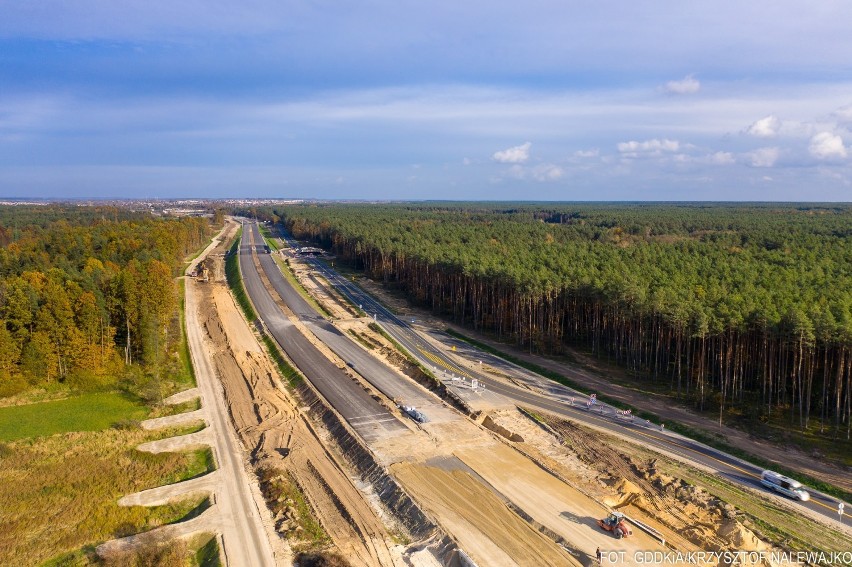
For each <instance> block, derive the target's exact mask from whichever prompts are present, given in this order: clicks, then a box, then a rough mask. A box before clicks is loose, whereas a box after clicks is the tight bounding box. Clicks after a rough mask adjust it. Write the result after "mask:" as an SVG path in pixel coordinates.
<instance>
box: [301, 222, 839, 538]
mask: <svg viewBox="0 0 852 567" xmlns="http://www.w3.org/2000/svg"><path fill="white" fill-rule="evenodd" d="M285 240H287V242H288V244H289V245H290V246H292V247H298V246H299V244H298V243H296V242H295V241H293V240H292V239H289V238H285ZM308 261H309V263H310V264H311V265H312V266H313V267H314V268H315V269H316V270H317V271H318V272H320V273H321V274H322V275H323V277H325V278H326V279H327V280H328V281H329V282H330V283H331V284H332V285H334V286H335V287H337V289H338V290H339V291H340V292H342V293H343V294H345V295H346V296H347V297H349V299H350V300H351V301H352V302H353V303H355V304H356V305H360V306H361V307H362V309H363V310H364V311H365V312H367V313H368V314H369V315H370V316H375V317H376V319H377V321H378V323H379V324H381V325H382V327H383V328H384V329H385V331H387V333H388V334H390V335H391V336H392V337H394V339H395V340H396V341H397V342H399V343H400V344H401V345H402V346H403V347H404V348H405V349H406V350H408V352H409V353H411V354H412V355H413V356H415V357H416V358H418V359H419V360H420V361H421V363H422V364H424V365H426V366H427V367H430V368H433V369H435V370H437V375H439V377H444V378H451V377H452V376H453V375H454V376H456V377H464V378H466V379H467V380H472V379H476V380H478V381H479V382H480V383H484V384H485V385H486V388H487V389H488V390H490V391H491V392H493V393H497V394H500V395H502V396H505V397H506V398H509V399H511V400H512V401H513V402H514V403H516V404H517V405H520V406H523V407H528V408H533V409H539V410H544V411H547V412H549V413H552V414H554V415H558V416H560V417H565V418H568V419H571V420H574V421H578V422H581V423H584V424H587V425H590V426H593V427H596V428H599V429H603V430H606V431H608V432H612V433H616V434H619V435H621V436H623V437H626V438H628V439H631V440H633V441H636V442H637V443H640V444H642V445H647V446H649V447H652V448H656V449H659V450H661V451H664V452H667V453H670V454H672V455H674V456H678V457H681V458H683V459H686V460H688V461H692V462H697V463H699V464H701V465H703V466H704V467H707V468H709V469H710V470H713V471H715V472H716V473H717V474H719V475H720V476H722V477H724V478H726V479H728V480H730V481H733V482H735V483H737V484H741V485H745V486H749V487H751V488H757V489H759V490H763V491H766V492H767V494H768V495H771V497H777V496H775V495H774V493H771V492H770V491H769V490H768V489H766V488H765V487H764V486H763V485H762V484H760V475H761V473H762V471H763V469H761V468H760V467H757V466H755V465H753V464H751V463H748V462H745V461H743V460H741V459H738V458H736V457H733V456H731V455H728V454H727V453H723V452H721V451H718V450H716V449H714V448H712V447H708V446H707V445H704V444H701V443H698V442H696V441H693V440H691V439H688V438H685V437H683V436H681V435H678V434H675V433H671V432H669V431H665V430H663V428H661V426H660V425H659V424H653V423H646V422H645V421H644V420H639V419H638V418H634V419H631V418H630V417H629V416H624V415H621V414H619V412H618V410H617V409H616V408H614V407H611V406H608V405H606V404H600V403H596V404H594V405H592V406H591V407H590V408H589V409H587V402H588V396H586V395H585V394H581V393H579V392H576V391H574V390H571V389H570V388H567V387H565V386H562V385H561V384H556V383H555V382H552V381H550V380H547V379H546V378H543V377H541V376H538V375H535V374H532V373H531V372H529V371H527V370H526V369H523V368H521V367H518V366H516V365H514V364H511V363H509V362H507V361H505V360H503V359H501V358H499V357H496V356H493V355H491V354H489V353H486V352H484V351H481V350H479V349H476V348H475V347H473V346H471V345H469V344H467V343H465V342H463V341H459V340H458V339H455V338H453V337H451V336H449V335H447V334H445V333H433V334H432V338H433V339H435V340H438V341H440V342H441V343H443V345H444V347H445V348H436V347H435V346H434V345H433V343H432V342H431V341H428V340H425V338H424V337H422V336H421V335H420V334H419V332H418V331H416V330H415V329H414V328H413V327H412V326H411V324H410V322H406V321H404V320H402V319H401V318H399V317H397V316H395V315H394V314H393V313H392V312H391V311H389V310H388V309H387V308H386V307H385V306H384V305H382V304H381V303H380V302H378V301H376V300H375V299H374V298H373V297H372V296H370V295H369V294H368V293H367V292H365V291H364V290H363V289H362V288H360V287H358V286H357V285H355V284H353V283H352V282H350V281H348V280H346V279H345V278H344V277H342V276H340V274H338V273H337V272H336V271H334V270H333V269H332V268H330V267H329V266H328V265H327V264H326V263H325V262H323V261H321V260H318V259H309V260H308ZM453 347H455V349H456V351H455V352H456V354H464V355H465V356H466V357H468V360H469V361H470V362H471V363H472V364H467V365H462V364H459V363H457V362H456V361H455V360H454V359H453V356H452V355H450V354H448V353H449V352H451V349H452V348H453ZM480 360H481V361H487V363H488V364H489V365H490V366H494V367H497V368H499V369H500V370H501V371H502V372H504V373H506V374H507V375H509V376H511V377H512V379H513V380H515V381H516V383H518V384H521V386H518V385H514V384H509V383H507V382H504V381H501V380H496V379H494V378H493V377H491V376H486V375H482V374H480V373H478V372H476V370H475V369H474V366H475V363H476V362H478V361H480ZM447 385H448V386H452V383H451V382H448V384H447ZM458 393H460V394H462V395H464V394H465V391H464V390H463V389H462V390H459V391H458ZM572 398H573V404H572V402H571V400H572ZM806 488H807V487H806ZM808 491H809V492H810V494H811V500H810V501H808V502H798V501H794V500H790V499H787V498H784V500H786V501H787V502H789V503H790V504H791V505H793V506H799V507H802V508H807V509H808V510H810V511H811V512H814V513H816V514H819V515H820V516H823V517H825V518H827V519H830V520H837V519H838V514H837V508H838V503H839V502H838V500H837V499H836V498H834V497H831V496H827V495H825V494H822V493H820V492H817V491H815V490H812V489H808ZM846 510H847V511H852V507H850V506H849V505H848V504H847V505H846ZM850 521H852V520H849V519H848V518H845V522H846V523H847V524H848V523H849V522H850Z"/></svg>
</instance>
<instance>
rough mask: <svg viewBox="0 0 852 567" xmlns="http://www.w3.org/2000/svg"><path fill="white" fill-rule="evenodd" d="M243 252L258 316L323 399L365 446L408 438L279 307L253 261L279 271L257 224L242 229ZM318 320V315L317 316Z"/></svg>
mask: <svg viewBox="0 0 852 567" xmlns="http://www.w3.org/2000/svg"><path fill="white" fill-rule="evenodd" d="M252 238H253V240H252ZM239 249H240V256H239V261H240V271H241V272H242V276H243V282H244V283H245V286H246V291H247V292H248V295H249V297H250V298H251V301H252V303H253V304H254V307H255V309H256V310H257V313H258V316H259V317H260V319H261V320H262V321H263V322H264V324H265V325H266V328H267V329H269V332H270V333H271V334H272V336H273V337H275V340H276V341H278V344H279V345H281V348H283V349H284V351H285V352H286V353H287V356H288V357H290V359H291V360H292V361H293V362H294V363H295V364H296V366H297V367H298V369H299V370H300V371H301V372H302V374H304V375H305V377H306V378H307V379H308V380H310V382H311V384H313V386H314V387H315V388H316V389H317V390H318V391H319V392H320V394H322V396H323V397H324V398H325V399H326V400H328V402H329V403H330V404H331V405H332V406H333V407H334V409H336V410H337V411H338V413H340V415H341V416H343V418H344V419H345V420H346V421H347V422H348V423H349V424H350V425H351V426H352V428H353V429H355V431H357V432H358V434H359V435H360V436H361V437H362V438H363V439H364V440H365V441H368V442H369V441H372V440H375V439H379V438H384V437H387V436H393V435H400V434H403V433H407V432H408V429H407V428H406V427H405V426H404V425H403V424H402V423H401V422H400V421H399V420H398V419H397V418H396V417H395V416H394V415H393V414H392V413H391V412H390V411H388V409H387V408H385V407H384V406H383V405H382V404H380V403H379V402H378V401H376V400H375V399H373V398H372V396H370V394H369V393H368V392H366V391H365V390H364V388H363V387H362V386H361V385H360V384H358V383H357V382H356V381H355V380H354V379H352V378H351V377H350V376H348V375H347V374H346V372H345V371H344V370H342V369H341V368H338V367H337V366H336V365H335V364H334V363H332V362H331V361H330V360H329V359H328V358H327V357H326V356H325V355H324V354H323V353H322V352H320V351H319V350H318V349H317V348H316V347H315V346H314V345H313V344H312V343H311V342H310V341H309V340H308V339H307V337H305V335H303V334H302V332H301V331H300V330H299V329H298V328H296V326H295V325H294V324H293V323H292V322H291V321H290V320H289V319H288V318H287V316H286V315H285V314H284V313H283V312H282V310H281V308H280V307H279V306H278V305H277V304H276V303H275V300H274V299H273V297H272V295H271V294H270V292H269V290H267V288H266V286H265V285H264V283H263V280H262V279H261V276H260V273H259V272H258V270H257V266H256V265H255V262H254V258H255V257H257V258H258V259H259V260H260V263H261V265H264V264H266V265H268V262H272V269H274V270H275V271H276V272H277V270H278V268H277V266H275V264H274V261H273V260H272V258H271V256H270V255H269V254H267V253H266V252H265V250H264V246H263V239H262V238H261V237H260V232H259V231H258V229H257V225H256V224H249V223H246V224H244V225H243V234H242V243H241V245H240V248H239ZM272 269H268V268H266V269H264V272H267V270H268V271H269V272H272ZM279 275H280V273H279ZM296 295H298V294H296ZM288 297H289V296H288ZM300 299H301V297H300ZM294 307H295V310H294V312H296V313H297V315H298V311H296V310H301V307H300V306H299V304H298V303H296V304H295V305H294ZM292 308H293V307H291V309H292ZM302 316H305V315H304V314H303V315H302ZM314 317H315V318H318V317H319V316H318V315H316V313H314Z"/></svg>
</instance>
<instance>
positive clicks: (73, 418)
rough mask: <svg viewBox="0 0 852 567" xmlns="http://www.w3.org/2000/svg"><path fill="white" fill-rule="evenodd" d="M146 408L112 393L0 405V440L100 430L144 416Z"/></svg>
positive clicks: (146, 411)
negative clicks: (1, 406)
mask: <svg viewBox="0 0 852 567" xmlns="http://www.w3.org/2000/svg"><path fill="white" fill-rule="evenodd" d="M147 415H148V408H146V407H145V406H144V405H142V404H140V403H138V402H134V401H132V400H130V399H128V398H127V397H125V396H124V395H122V394H119V393H115V392H97V393H92V394H82V395H79V396H74V397H71V398H66V399H64V400H55V401H50V402H39V403H35V404H26V405H22V406H8V407H4V408H0V441H15V440H18V439H25V438H28V437H45V436H48V435H54V434H57V433H67V432H69V431H99V430H103V429H107V428H109V427H110V426H112V425H113V424H115V423H118V422H121V421H125V420H139V419H144V418H145V417H146V416H147Z"/></svg>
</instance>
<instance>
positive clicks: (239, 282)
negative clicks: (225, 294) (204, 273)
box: [225, 229, 257, 321]
mask: <svg viewBox="0 0 852 567" xmlns="http://www.w3.org/2000/svg"><path fill="white" fill-rule="evenodd" d="M242 230H243V229H239V230H238V231H237V236H236V238H234V243H233V244H232V245H231V248H230V250H228V255H227V257H226V258H225V277H226V278H227V280H228V287H230V288H231V293H233V294H234V298H235V299H236V300H237V304H238V305H239V306H240V309H242V310H243V314H244V315H245V316H246V319H248V320H249V321H255V320H257V313H255V311H254V306H253V305H252V304H251V301H250V300H249V297H248V294H247V293H246V288H245V286H244V285H243V276H242V274H240V265H239V246H240V234H242Z"/></svg>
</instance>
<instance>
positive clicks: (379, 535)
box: [200, 260, 404, 566]
mask: <svg viewBox="0 0 852 567" xmlns="http://www.w3.org/2000/svg"><path fill="white" fill-rule="evenodd" d="M218 262H221V260H219V261H218ZM213 273H214V277H213V278H211V282H210V283H209V284H206V285H203V290H202V291H201V293H202V297H203V298H204V299H203V301H202V305H203V308H202V309H201V311H200V321H201V323H202V324H203V326H204V328H205V330H206V333H207V335H208V338H209V345H210V348H211V355H212V356H213V359H214V363H215V366H216V369H217V373H218V374H219V377H220V379H221V381H222V384H223V385H224V388H225V394H226V398H227V401H228V406H229V409H230V412H231V416H232V419H233V422H234V425H235V428H236V430H237V433H238V435H239V437H240V439H241V441H242V442H243V444H244V446H245V447H246V448H247V449H248V450H250V452H251V455H252V457H253V461H254V463H255V467H274V468H275V469H277V470H280V471H284V472H286V473H289V475H290V476H291V478H293V479H295V480H296V482H297V484H298V486H299V488H300V489H301V490H302V492H303V493H304V494H305V496H306V498H307V499H308V500H309V501H310V503H311V506H312V508H313V510H314V511H315V512H316V514H317V515H318V520H319V521H320V523H321V524H322V526H323V528H324V529H325V530H326V532H327V533H328V535H329V536H330V538H331V540H332V541H333V542H334V546H335V547H336V548H337V549H338V550H339V552H340V553H341V554H342V555H344V556H345V557H346V558H347V559H348V560H349V562H350V563H351V564H352V565H364V566H374V565H403V564H404V563H403V562H402V560H401V555H400V553H399V551H397V550H394V549H393V547H394V546H393V545H392V543H391V538H390V535H389V533H388V531H387V529H386V528H385V526H384V524H383V523H382V521H381V519H380V518H379V517H378V515H377V513H376V512H375V511H374V509H373V508H372V507H371V505H370V504H369V503H368V502H367V501H366V499H365V498H364V496H363V495H362V494H361V493H360V492H359V491H358V490H357V489H356V488H355V486H354V485H353V484H352V481H351V480H350V479H349V478H348V477H347V475H346V474H345V473H344V472H343V470H341V468H340V467H339V466H338V464H337V463H336V462H335V460H334V458H333V457H332V456H331V455H330V454H329V452H327V451H326V450H325V448H324V447H323V445H322V443H321V442H320V440H319V439H318V437H317V436H316V434H315V433H314V430H313V428H312V426H311V425H310V424H309V422H308V421H307V420H306V418H305V417H304V416H303V415H302V414H301V413H300V411H299V408H298V404H297V403H296V401H295V400H294V399H293V398H292V397H290V395H289V394H288V393H287V391H286V390H285V389H284V388H283V386H282V384H280V383H279V381H278V378H277V370H276V369H275V368H274V367H273V365H272V363H271V361H270V360H269V359H268V357H267V356H266V354H265V353H264V351H263V349H262V348H261V346H260V345H259V343H258V341H257V339H256V338H255V335H254V334H253V333H252V331H251V330H250V327H249V326H248V324H247V323H246V321H245V320H244V319H243V317H242V315H241V314H240V313H239V311H238V310H237V307H236V305H235V304H234V301H233V299H232V297H231V295H230V294H229V292H228V290H227V287H226V285H225V284H224V283H223V281H222V279H223V278H222V277H221V274H222V273H223V271H222V270H221V269H219V268H217V269H214V271H213ZM276 520H277V525H278V526H279V527H282V529H283V530H284V531H285V532H286V531H287V530H288V529H289V528H291V526H290V525H289V524H288V522H287V518H284V517H279V518H277V519H276ZM289 535H290V536H291V537H294V536H296V534H295V533H290V534H289ZM295 544H296V546H297V547H298V537H296V540H295Z"/></svg>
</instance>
